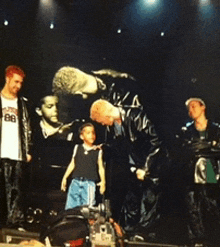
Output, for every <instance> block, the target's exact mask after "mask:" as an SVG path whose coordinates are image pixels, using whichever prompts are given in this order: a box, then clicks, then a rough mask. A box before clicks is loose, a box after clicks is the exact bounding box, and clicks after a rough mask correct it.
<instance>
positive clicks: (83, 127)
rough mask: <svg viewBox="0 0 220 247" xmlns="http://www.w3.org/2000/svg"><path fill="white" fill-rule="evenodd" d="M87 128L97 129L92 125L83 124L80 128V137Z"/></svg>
mask: <svg viewBox="0 0 220 247" xmlns="http://www.w3.org/2000/svg"><path fill="white" fill-rule="evenodd" d="M86 127H93V128H94V129H95V126H94V125H93V124H92V123H85V124H83V125H82V126H80V128H79V135H81V134H82V132H83V130H84V129H85V128H86Z"/></svg>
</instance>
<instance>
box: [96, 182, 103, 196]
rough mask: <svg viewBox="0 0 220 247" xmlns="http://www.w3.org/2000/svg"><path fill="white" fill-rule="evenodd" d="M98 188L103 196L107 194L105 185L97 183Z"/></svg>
mask: <svg viewBox="0 0 220 247" xmlns="http://www.w3.org/2000/svg"><path fill="white" fill-rule="evenodd" d="M97 186H100V188H99V191H100V194H101V195H103V194H104V193H105V183H104V182H99V183H97Z"/></svg>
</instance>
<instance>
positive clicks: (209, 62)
mask: <svg viewBox="0 0 220 247" xmlns="http://www.w3.org/2000/svg"><path fill="white" fill-rule="evenodd" d="M155 2H156V5H155V6H154V5H153V3H154V1H145V2H144V1H141V0H139V1H138V0H137V1H136V0H124V1H118V0H112V1H103V0H92V1H88V0H81V1H79V0H62V1H61V0H60V1H59V0H32V1H28V0H23V1H21V0H17V1H13V0H2V1H1V7H0V34H1V35H0V77H1V84H2V85H3V83H4V69H5V67H6V66H7V65H10V64H17V65H19V66H21V67H22V68H23V69H24V70H25V71H26V73H27V77H26V80H25V84H24V88H23V94H24V95H25V96H26V97H27V98H28V99H29V101H31V102H32V103H33V107H34V106H35V105H36V102H37V101H38V100H39V98H40V97H41V95H42V94H45V93H48V94H50V93H51V90H52V80H53V77H54V75H55V73H56V71H57V70H58V69H59V68H61V67H63V66H72V67H76V68H79V69H80V70H82V71H85V72H86V73H91V71H93V70H99V69H103V68H110V69H114V70H118V71H121V72H126V73H129V74H131V75H132V76H134V77H135V78H136V81H133V82H132V83H133V84H134V87H133V85H131V83H128V85H126V83H124V84H123V87H124V88H125V89H128V90H131V91H132V90H133V89H134V88H135V90H136V91H137V92H138V93H139V95H140V97H141V99H142V102H143V104H144V106H145V107H146V111H147V112H148V115H149V118H150V119H151V120H152V121H153V123H154V124H155V127H156V130H157V132H158V134H159V135H160V137H161V139H162V140H164V142H165V143H166V144H167V145H168V146H169V145H172V138H173V137H174V136H175V134H176V133H177V132H178V131H179V130H180V128H181V126H182V125H183V124H185V123H186V122H187V121H189V119H188V116H187V112H186V109H185V106H184V102H185V100H186V99H187V98H189V97H191V96H199V97H202V98H203V99H204V100H205V101H206V103H207V112H208V116H209V117H210V118H211V119H213V120H214V121H217V122H220V112H219V103H220V97H219V91H220V86H219V78H220V46H219V44H220V42H219V41H220V31H219V30H220V28H219V24H220V22H219V21H220V9H219V1H217V0H216V1H215V0H213V1H211V2H210V4H208V3H207V4H201V2H202V1H201V2H200V1H199V0H198V1H187V0H184V1H183V0H179V1H174V0H166V1H165V0H164V1H162V0H161V1H155ZM148 3H149V4H151V5H149V6H148ZM6 21H7V22H6ZM51 25H53V26H51ZM85 102H86V101H85ZM87 102H88V101H87ZM71 107H72V108H74V106H71ZM76 107H78V106H76ZM33 109H34V108H33ZM33 112H34V111H33ZM61 115H62V114H61ZM66 115H68V116H70V115H71V116H73V118H74V114H73V113H72V112H67V113H66ZM62 116H63V119H61V120H62V121H64V122H65V121H69V120H70V119H65V117H64V116H65V114H64V112H63V115H62ZM35 117H36V118H37V116H36V115H34V114H33V118H35ZM73 120H74V119H73Z"/></svg>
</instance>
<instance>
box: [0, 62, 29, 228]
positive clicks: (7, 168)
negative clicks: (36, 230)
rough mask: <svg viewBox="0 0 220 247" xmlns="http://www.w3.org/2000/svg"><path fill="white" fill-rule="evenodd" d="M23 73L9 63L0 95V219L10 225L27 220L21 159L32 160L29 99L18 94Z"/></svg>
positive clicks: (3, 223) (2, 222)
mask: <svg viewBox="0 0 220 247" xmlns="http://www.w3.org/2000/svg"><path fill="white" fill-rule="evenodd" d="M24 77H25V74H24V72H23V70H22V69H21V68H19V67H17V66H14V65H11V66H8V67H7V68H6V70H5V85H4V87H3V89H2V90H1V97H0V109H1V111H0V114H1V120H0V128H1V131H0V140H1V142H0V143H1V144H0V145H1V146H0V147H1V148H0V150H1V154H0V155H1V156H0V157H1V163H0V164H1V166H0V190H1V191H0V199H1V206H0V220H1V224H2V225H5V224H7V225H10V226H11V225H15V224H19V223H20V222H21V221H23V220H24V215H23V212H22V203H21V177H22V163H23V162H30V161H31V155H30V144H31V129H30V122H29V116H28V111H27V107H26V101H27V100H26V99H25V98H23V97H20V96H19V95H18V93H19V91H20V89H21V87H22V84H23V79H24Z"/></svg>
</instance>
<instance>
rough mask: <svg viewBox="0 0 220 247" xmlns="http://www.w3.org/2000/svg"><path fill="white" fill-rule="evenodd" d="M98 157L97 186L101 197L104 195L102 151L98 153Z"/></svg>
mask: <svg viewBox="0 0 220 247" xmlns="http://www.w3.org/2000/svg"><path fill="white" fill-rule="evenodd" d="M100 152H101V153H100V155H99V158H98V171H99V176H100V180H101V181H100V182H99V183H98V184H97V185H98V186H100V194H101V195H103V194H104V193H105V188H106V186H105V168H104V164H103V158H102V151H100Z"/></svg>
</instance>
